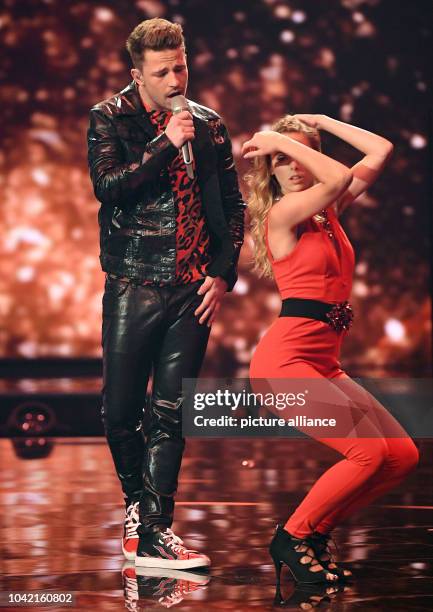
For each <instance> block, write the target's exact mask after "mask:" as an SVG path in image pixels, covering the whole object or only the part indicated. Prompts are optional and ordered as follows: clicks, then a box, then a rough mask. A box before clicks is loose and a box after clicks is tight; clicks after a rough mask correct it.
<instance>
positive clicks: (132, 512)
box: [122, 501, 140, 561]
mask: <svg viewBox="0 0 433 612" xmlns="http://www.w3.org/2000/svg"><path fill="white" fill-rule="evenodd" d="M139 524H140V521H139V517H138V501H136V502H133V503H132V504H129V506H128V507H127V508H126V510H125V523H124V527H123V538H122V551H123V554H124V555H125V557H126V558H127V559H129V560H130V561H133V560H134V559H135V554H136V552H137V546H138V533H137V527H138V525H139Z"/></svg>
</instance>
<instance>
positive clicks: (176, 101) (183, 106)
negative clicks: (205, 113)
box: [171, 96, 194, 179]
mask: <svg viewBox="0 0 433 612" xmlns="http://www.w3.org/2000/svg"><path fill="white" fill-rule="evenodd" d="M171 110H172V112H173V115H178V114H179V113H181V112H182V111H184V110H187V111H189V106H188V102H187V100H186V98H185V96H173V98H171ZM181 150H182V157H183V161H184V162H185V165H186V173H187V175H188V178H190V179H193V178H194V166H193V162H194V155H193V153H192V146H191V142H190V141H187V142H185V143H184V144H183V145H182V149H181Z"/></svg>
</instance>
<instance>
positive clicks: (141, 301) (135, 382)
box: [101, 277, 164, 503]
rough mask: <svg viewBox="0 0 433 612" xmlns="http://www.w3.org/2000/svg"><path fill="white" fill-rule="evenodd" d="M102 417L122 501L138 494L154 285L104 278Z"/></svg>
mask: <svg viewBox="0 0 433 612" xmlns="http://www.w3.org/2000/svg"><path fill="white" fill-rule="evenodd" d="M102 306H103V307H102V314H103V322H102V347H103V388H102V410H101V417H102V422H103V425H104V430H105V435H106V438H107V442H108V445H109V448H110V451H111V454H112V457H113V461H114V465H115V468H116V472H117V475H118V477H119V480H120V483H121V486H122V490H123V494H124V497H125V501H126V502H127V503H128V501H130V500H133V501H136V500H137V499H139V497H140V495H141V492H142V485H143V478H142V463H143V456H144V454H145V441H144V438H143V432H142V430H141V421H142V417H143V408H144V406H145V401H146V389H147V384H148V379H149V373H150V369H151V366H152V347H154V346H157V345H158V344H159V334H160V333H161V322H162V319H163V317H164V310H163V307H162V306H163V302H162V300H161V298H160V295H159V293H158V290H157V289H156V288H153V287H152V288H150V287H135V286H133V285H131V283H130V282H128V281H122V280H119V279H112V278H110V277H107V279H106V282H105V292H104V296H103V301H102Z"/></svg>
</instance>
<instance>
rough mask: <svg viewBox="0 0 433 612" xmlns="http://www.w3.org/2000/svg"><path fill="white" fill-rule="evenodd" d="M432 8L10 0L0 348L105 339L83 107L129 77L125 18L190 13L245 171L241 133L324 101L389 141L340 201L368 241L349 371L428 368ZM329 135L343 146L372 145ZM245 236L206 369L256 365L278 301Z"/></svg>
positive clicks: (75, 352)
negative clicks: (369, 176) (388, 149)
mask: <svg viewBox="0 0 433 612" xmlns="http://www.w3.org/2000/svg"><path fill="white" fill-rule="evenodd" d="M430 13H431V3H430V2H424V1H423V0H417V1H416V2H403V1H398V0H397V1H395V0H394V1H380V0H368V1H362V0H341V1H337V0H326V1H320V0H307V1H295V0H294V1H290V2H282V1H278V0H276V1H274V0H257V1H241V0H231V1H230V2H228V1H223V2H205V1H198V0H196V1H194V0H192V1H189V2H180V1H179V0H170V1H168V2H158V1H152V0H137V1H136V2H132V1H129V0H128V1H126V0H125V1H117V2H113V1H108V0H107V1H105V2H80V1H77V2H70V1H65V0H62V1H60V0H51V1H50V0H46V1H42V0H39V1H36V0H35V1H31V0H19V1H18V0H16V1H14V0H6V1H4V2H2V3H1V7H0V31H1V33H2V35H1V38H0V40H1V42H0V70H1V77H2V78H1V86H0V100H1V109H2V120H1V124H0V125H1V127H0V129H1V144H2V153H1V157H0V164H1V183H0V194H1V195H0V197H1V202H2V214H1V225H2V230H1V234H0V255H1V274H0V317H1V331H0V357H2V358H23V359H39V358H46V357H54V358H65V357H66V358H82V357H88V358H98V357H101V347H100V323H101V308H102V306H101V298H102V289H103V280H104V275H103V273H102V272H101V270H100V267H99V261H98V254H99V243H98V224H97V212H98V206H99V204H98V202H97V201H96V200H95V198H94V196H93V192H92V188H91V184H90V180H89V178H88V171H87V159H86V154H87V151H86V129H87V122H88V111H89V108H90V107H91V106H92V105H93V104H94V103H96V102H98V101H99V100H101V99H103V98H106V97H108V96H111V95H112V94H113V93H114V92H116V91H118V90H120V89H121V88H123V87H124V86H125V85H126V84H127V83H128V82H129V81H130V76H129V67H130V65H129V58H128V56H127V53H126V51H125V50H124V43H125V40H126V37H127V35H128V34H129V32H130V31H131V30H132V29H133V27H135V25H137V23H138V22H139V21H141V20H143V19H145V18H148V17H154V16H162V17H166V18H168V19H171V20H174V21H178V22H180V23H182V24H183V26H184V31H185V35H186V38H187V46H188V56H189V67H190V87H189V91H188V96H189V97H190V98H192V99H195V100H197V101H198V102H200V103H202V104H205V105H207V106H210V107H212V108H214V109H215V110H216V111H218V112H220V113H221V114H222V115H223V117H224V119H225V121H226V124H227V126H228V128H229V130H230V133H231V135H232V139H233V147H234V152H235V155H236V160H237V165H238V170H239V174H240V176H243V175H244V174H245V173H246V171H247V170H248V165H247V163H246V162H245V161H243V160H241V159H239V152H240V147H241V144H242V142H243V141H244V140H246V139H247V138H249V137H250V136H251V135H252V133H253V132H254V131H256V130H259V129H263V128H264V127H266V126H268V125H269V124H270V123H271V122H272V121H273V120H275V119H276V118H278V117H280V116H281V115H282V114H284V113H285V112H291V113H324V114H327V115H330V116H332V117H335V118H338V119H341V120H344V121H348V122H350V123H353V124H355V125H357V126H360V127H363V128H365V129H368V130H372V131H374V132H378V133H379V134H381V135H383V136H385V137H386V138H388V139H389V140H391V141H392V142H393V143H394V145H395V151H394V155H393V158H392V160H391V161H390V163H389V165H388V167H387V169H386V171H385V172H384V174H383V175H382V177H381V178H380V179H379V181H378V182H377V184H376V185H375V186H374V187H373V188H372V189H371V190H370V191H369V192H368V193H366V194H364V195H363V196H361V197H360V198H359V199H358V201H357V203H355V204H353V205H352V207H351V208H350V209H349V211H348V212H346V213H345V215H344V216H343V218H342V222H343V225H344V227H345V229H346V231H347V233H348V234H349V236H350V238H351V240H352V242H353V244H354V247H355V250H356V255H357V267H356V276H355V279H354V289H353V296H352V302H353V304H354V308H355V310H356V324H355V326H354V328H352V331H351V333H350V334H349V336H348V338H347V341H346V344H345V347H344V352H343V365H344V367H345V368H346V369H347V371H348V372H349V373H351V374H353V375H370V376H393V375H400V376H413V377H419V376H430V373H431V345H430V329H431V327H430V321H431V302H430V296H429V286H430V281H429V249H430V242H429V233H430V227H431V217H430V204H429V199H428V185H429V181H428V170H429V165H428V131H429V116H428V110H427V109H428V99H429V96H430V90H431V85H430V82H429V72H428V67H429V66H428V60H429V58H430V52H431V35H432V31H431V26H430V23H429V18H430ZM323 141H324V151H325V152H326V153H328V154H330V155H332V156H335V157H336V158H337V159H339V160H340V161H343V162H345V163H347V164H353V163H355V162H356V161H358V160H359V159H360V154H358V153H357V152H356V151H355V150H353V149H352V148H351V147H349V146H348V145H346V144H344V143H342V142H340V141H338V140H337V139H335V138H334V137H332V136H330V135H327V134H323ZM243 191H244V194H245V195H246V191H245V188H244V185H243ZM250 247H251V242H250V236H249V234H248V233H247V235H246V241H245V246H244V248H243V251H242V254H241V260H240V276H239V279H240V280H239V282H238V285H237V287H236V289H235V291H234V292H233V294H230V295H228V296H227V298H226V300H225V305H224V308H223V309H222V310H221V314H220V317H219V319H218V320H217V322H216V323H215V324H214V326H213V330H212V335H211V340H210V344H209V349H208V353H207V357H206V362H205V365H204V368H203V370H202V373H203V374H204V375H208V376H246V375H247V371H248V364H249V361H250V358H251V354H252V351H253V349H254V347H255V345H256V343H257V341H258V339H259V337H260V335H261V334H262V333H263V332H264V330H265V329H266V328H267V327H268V326H269V324H270V323H271V322H272V320H273V319H274V317H275V316H276V315H277V312H278V307H279V298H278V295H277V293H276V291H275V287H274V285H273V283H272V282H269V281H263V280H260V281H259V280H258V279H257V278H256V277H255V276H254V274H253V273H252V272H251V251H250Z"/></svg>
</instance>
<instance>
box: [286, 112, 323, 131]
mask: <svg viewBox="0 0 433 612" xmlns="http://www.w3.org/2000/svg"><path fill="white" fill-rule="evenodd" d="M293 116H294V117H295V119H299V121H302V122H303V123H306V124H307V125H309V126H310V127H312V128H316V129H317V130H321V129H323V128H322V118H323V115H307V114H306V115H293Z"/></svg>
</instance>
